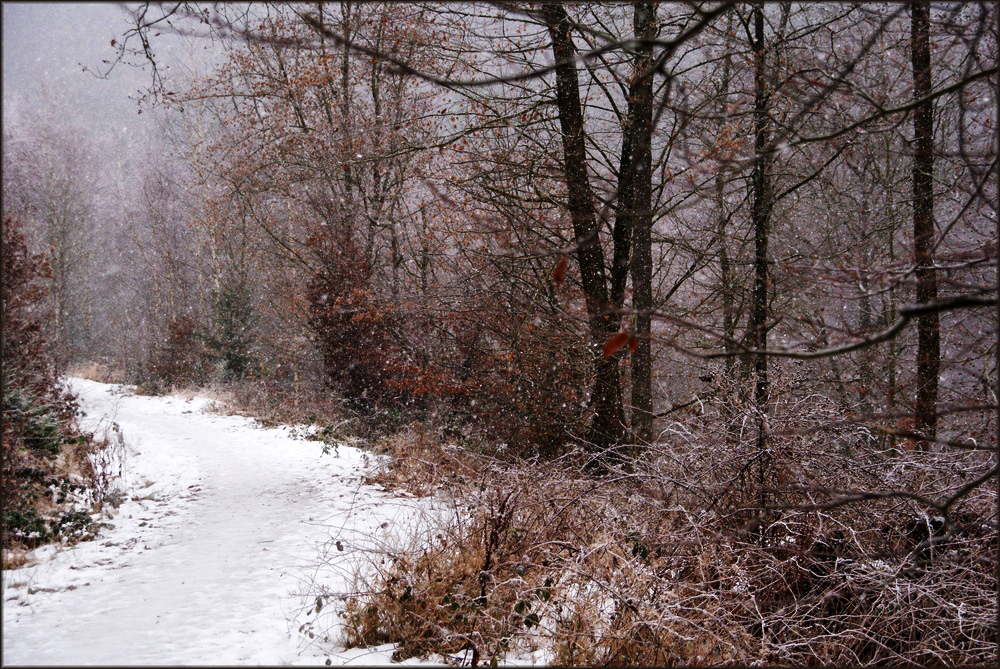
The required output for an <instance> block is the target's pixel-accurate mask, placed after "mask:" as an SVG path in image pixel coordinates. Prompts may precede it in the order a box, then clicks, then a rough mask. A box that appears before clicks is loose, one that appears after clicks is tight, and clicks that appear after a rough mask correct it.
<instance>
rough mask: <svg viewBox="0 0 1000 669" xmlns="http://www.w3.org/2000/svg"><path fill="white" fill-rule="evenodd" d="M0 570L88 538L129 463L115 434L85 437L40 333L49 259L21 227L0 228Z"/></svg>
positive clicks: (7, 222)
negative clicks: (34, 250)
mask: <svg viewBox="0 0 1000 669" xmlns="http://www.w3.org/2000/svg"><path fill="white" fill-rule="evenodd" d="M2 266H3V300H2V303H3V314H2V317H3V318H2V320H3V328H4V337H3V356H2V368H3V406H2V410H3V433H2V438H3V448H2V493H3V531H2V547H3V568H4V569H11V568H16V567H18V566H21V565H22V564H24V563H25V561H26V560H27V557H26V555H25V552H26V551H27V550H29V549H32V548H35V547H37V546H40V545H42V544H45V543H50V542H53V541H66V542H69V543H72V542H76V541H80V540H82V539H87V538H90V537H92V536H93V535H94V532H95V531H96V529H97V527H96V523H95V518H94V516H95V515H96V513H97V512H99V511H100V510H101V507H102V506H103V504H104V503H105V502H106V501H108V500H109V499H110V498H111V496H112V495H111V494H112V492H113V488H114V486H115V484H116V480H117V477H118V475H120V468H121V466H122V464H123V462H124V460H123V458H124V444H123V442H122V441H121V439H120V435H119V434H117V433H116V432H113V431H112V432H108V433H106V434H105V435H104V436H103V437H102V438H97V439H95V437H94V435H92V434H90V433H88V432H84V431H82V430H81V429H80V426H79V424H78V408H77V405H76V403H75V401H74V399H73V398H72V396H70V395H69V394H68V393H67V392H66V391H65V389H64V388H63V387H62V385H61V384H60V382H59V380H58V375H57V369H56V365H55V363H54V361H53V355H52V352H51V349H50V346H49V342H48V340H47V337H46V335H45V329H44V328H43V325H42V313H43V311H44V309H43V305H44V299H45V289H44V283H43V278H44V276H45V275H46V272H47V271H48V270H47V265H46V262H45V260H44V258H42V257H39V256H32V255H31V254H30V253H29V252H28V249H27V245H26V243H25V240H24V235H23V234H22V233H21V230H20V224H19V222H18V221H17V220H16V219H13V218H9V217H8V218H5V219H4V221H3V262H2Z"/></svg>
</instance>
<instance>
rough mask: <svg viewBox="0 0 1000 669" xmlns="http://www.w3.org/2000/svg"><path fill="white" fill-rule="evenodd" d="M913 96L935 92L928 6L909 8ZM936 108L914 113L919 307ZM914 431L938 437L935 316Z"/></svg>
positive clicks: (922, 335) (926, 268)
mask: <svg viewBox="0 0 1000 669" xmlns="http://www.w3.org/2000/svg"><path fill="white" fill-rule="evenodd" d="M911 12H912V14H911V19H912V20H911V29H912V39H913V43H912V47H913V48H912V57H913V97H914V99H917V100H919V99H921V98H925V97H927V96H929V95H930V93H931V85H932V81H931V51H930V3H929V2H915V3H913V4H912V5H911ZM933 114H934V104H933V102H932V101H931V100H927V101H925V102H923V103H922V104H920V105H919V106H918V107H917V108H916V109H915V110H914V113H913V140H914V151H913V250H914V263H915V265H916V277H917V302H918V303H919V304H926V303H928V302H933V301H934V300H936V299H937V277H936V275H935V273H934V120H933ZM917 340H918V341H917V401H916V404H915V406H914V414H915V423H916V425H915V427H916V430H917V431H918V432H919V433H920V434H921V435H922V436H924V437H925V438H926V441H923V442H921V448H925V449H926V448H928V447H929V445H930V442H931V441H932V440H933V439H934V438H935V437H936V436H937V397H938V373H939V371H940V367H941V332H940V322H939V320H938V315H937V313H929V314H925V315H923V316H921V317H920V318H919V320H918V321H917Z"/></svg>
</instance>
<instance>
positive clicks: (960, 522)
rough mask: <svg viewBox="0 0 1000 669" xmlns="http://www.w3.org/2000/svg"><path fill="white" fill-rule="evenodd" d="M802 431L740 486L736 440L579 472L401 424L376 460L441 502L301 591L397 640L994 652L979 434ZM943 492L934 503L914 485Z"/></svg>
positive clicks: (921, 659) (649, 662) (404, 652)
mask: <svg viewBox="0 0 1000 669" xmlns="http://www.w3.org/2000/svg"><path fill="white" fill-rule="evenodd" d="M681 433H683V431H682V430H681V431H678V434H681ZM665 441H666V440H665ZM817 443H818V442H817V436H816V435H814V434H813V435H804V434H802V433H799V434H798V435H797V436H796V435H790V434H786V435H785V436H784V437H782V438H781V439H780V440H779V439H777V438H776V439H775V448H774V450H773V451H772V452H771V459H770V461H769V463H768V468H767V471H766V472H765V477H764V479H763V480H764V481H765V484H766V485H767V487H766V489H754V488H753V487H752V485H751V482H752V481H759V480H761V479H760V478H758V477H756V476H753V477H748V476H746V472H747V471H752V468H751V467H749V466H748V463H753V462H754V459H753V453H752V452H751V451H750V450H746V451H745V452H743V451H740V448H739V447H738V446H737V447H735V448H733V447H732V444H730V445H729V446H730V447H729V448H728V449H724V448H721V446H722V444H717V445H715V449H714V450H713V449H711V448H706V444H705V442H704V441H703V442H701V443H699V442H697V441H694V440H686V439H681V438H674V439H672V440H671V442H670V443H661V444H659V445H658V446H657V447H656V448H652V449H649V450H647V451H646V452H645V454H644V457H643V458H642V459H641V460H640V461H639V462H638V463H632V464H630V465H629V466H628V467H625V468H618V469H616V468H614V467H612V469H611V472H610V474H608V475H605V476H601V477H595V476H591V475H588V474H586V473H585V472H586V471H587V468H586V466H585V464H586V462H585V461H586V459H587V457H588V455H587V454H586V453H584V452H576V453H572V454H569V455H567V456H564V457H562V458H560V459H558V460H555V461H547V462H539V461H536V462H533V463H520V464H516V463H512V462H503V461H500V460H498V459H497V458H495V457H491V456H487V455H484V454H482V453H471V452H469V451H461V452H459V450H458V449H457V448H455V447H451V448H448V447H443V446H441V445H440V444H437V445H436V446H435V445H434V444H433V439H432V438H431V437H430V436H428V435H427V434H421V433H419V432H414V433H410V434H409V435H407V436H405V437H400V438H399V439H397V440H396V442H395V447H396V450H395V455H396V457H395V459H394V460H393V461H392V462H393V464H392V465H391V466H390V467H388V468H387V469H385V470H384V471H382V472H381V473H380V474H379V475H378V476H377V477H376V480H378V481H380V482H382V483H383V484H390V485H391V481H395V484H396V485H398V486H401V487H404V488H405V487H407V486H410V487H411V488H412V489H413V490H414V491H415V492H417V493H420V494H424V495H428V494H433V493H434V492H437V493H438V496H439V497H440V496H441V495H442V494H444V495H447V496H450V497H451V498H452V499H454V500H455V501H454V503H453V508H452V512H451V513H450V514H448V516H447V520H446V521H445V522H442V523H440V524H439V525H438V526H437V527H436V528H434V530H433V532H430V533H429V534H426V535H425V536H426V537H427V538H426V539H425V540H422V541H418V540H417V538H416V534H414V536H413V537H400V540H399V541H398V542H397V543H396V544H394V545H386V544H384V543H382V544H379V545H378V546H377V547H375V546H373V548H376V549H377V550H373V551H372V552H371V554H370V555H371V556H372V557H371V558H370V559H368V560H367V562H365V563H363V564H358V565H356V567H355V570H354V586H353V587H352V589H351V591H350V592H329V591H325V590H322V589H320V590H318V591H317V595H318V596H320V597H321V598H322V600H323V601H330V600H334V599H339V600H340V601H341V602H342V609H341V611H340V620H339V621H336V623H337V624H339V625H342V628H341V641H342V642H344V643H345V644H346V645H347V646H348V647H369V646H378V645H382V644H386V643H392V644H395V645H396V650H395V656H394V657H395V659H404V658H408V657H415V656H432V655H433V656H443V657H445V658H457V657H459V656H461V657H464V658H466V659H468V660H471V662H472V664H473V665H474V666H477V665H480V664H484V665H485V664H491V665H495V664H498V663H502V662H505V661H508V660H512V659H516V658H518V657H521V658H524V657H525V656H527V655H531V654H533V657H534V660H535V661H536V662H538V661H542V662H545V663H550V664H556V665H564V666H584V665H587V666H598V665H615V666H617V665H631V666H660V665H715V664H720V665H726V664H729V665H746V664H787V665H805V664H821V665H873V664H885V663H890V664H944V665H966V664H985V663H990V662H992V661H993V660H995V658H996V653H997V640H996V616H997V602H996V592H997V580H996V569H995V564H996V560H997V552H996V524H995V520H994V515H993V514H994V513H995V508H996V492H995V489H994V488H993V487H992V486H976V487H972V488H970V489H965V488H968V483H969V482H970V481H971V480H973V478H974V477H975V475H976V474H977V473H980V474H981V473H982V472H988V470H989V468H990V466H991V464H990V453H989V452H988V451H987V452H976V451H969V450H966V451H959V452H949V453H941V452H938V453H933V452H918V451H906V450H902V449H895V448H888V449H882V450H879V449H877V448H873V449H870V450H868V451H867V452H858V451H852V452H850V453H844V452H839V451H836V450H834V449H831V450H832V451H833V452H825V453H824V452H820V451H819V450H818V449H817V448H816V445H817ZM709 446H711V445H709ZM747 448H748V449H749V447H747ZM723 453H724V454H725V455H724V457H722V456H721V455H717V456H713V454H723ZM435 454H437V455H435ZM829 472H838V473H839V474H838V478H837V479H832V478H831V477H830V474H829ZM397 476H398V477H397ZM963 486H964V487H963ZM963 490H964V492H963ZM844 491H865V492H866V493H867V495H866V496H858V498H857V499H854V500H853V501H852V500H851V499H848V497H847V494H846V493H845V492H844ZM898 491H905V493H906V494H899V495H897V494H895V492H898ZM956 493H961V494H960V496H959V497H958V498H956V499H955V500H954V501H953V502H952V503H951V505H950V506H949V507H948V509H947V512H948V513H947V518H943V517H939V516H938V515H936V514H937V513H939V510H935V509H934V508H931V507H928V506H926V505H925V504H922V503H921V501H920V500H922V499H928V500H931V501H935V500H937V501H939V502H940V501H942V500H947V499H949V498H950V497H953V496H955V494H956ZM764 495H766V499H767V500H768V503H767V506H766V508H765V510H764V511H763V512H762V511H761V510H760V507H756V508H755V507H754V506H753V504H754V502H755V501H756V500H759V499H761V498H762V497H763V496H764ZM425 531H426V528H425ZM316 622H317V623H318V621H316ZM330 625H331V629H332V627H333V625H334V623H330ZM327 634H328V635H329V634H332V632H329V631H328V632H327Z"/></svg>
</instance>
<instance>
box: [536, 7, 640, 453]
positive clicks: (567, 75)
mask: <svg viewBox="0 0 1000 669" xmlns="http://www.w3.org/2000/svg"><path fill="white" fill-rule="evenodd" d="M542 13H543V15H544V17H545V22H546V24H547V27H548V31H549V36H550V37H551V38H552V53H553V56H554V58H555V61H556V63H558V66H557V67H556V71H555V72H556V102H557V106H558V109H559V125H560V130H561V131H562V141H563V174H564V176H565V179H566V188H567V195H568V204H569V211H570V217H571V218H572V221H573V234H574V237H575V240H576V243H577V262H578V263H579V265H580V279H581V283H582V284H583V293H584V299H585V300H586V303H587V320H588V324H589V326H590V334H591V339H592V341H593V354H594V358H593V360H594V377H595V378H594V387H593V391H592V393H591V398H590V403H591V407H592V408H593V411H594V417H593V420H592V422H591V425H590V434H589V436H588V439H589V441H590V442H591V443H593V444H594V445H595V446H596V447H598V448H599V449H603V448H606V447H608V446H612V445H614V444H618V443H621V442H622V440H623V439H624V436H625V416H624V411H623V409H622V396H621V376H620V371H619V362H620V359H621V357H620V356H619V355H614V356H611V357H608V358H606V357H604V356H603V355H602V347H603V345H604V343H605V342H606V341H607V340H608V339H610V338H611V336H612V335H614V333H616V332H617V331H618V329H619V326H620V324H621V313H620V312H618V311H616V310H615V309H613V308H610V307H611V303H610V301H609V293H608V284H607V277H606V273H605V270H604V253H603V252H602V250H601V245H600V240H599V239H598V227H597V212H596V211H595V209H594V198H593V194H592V192H591V188H590V178H589V176H588V174H587V156H586V145H585V139H584V130H583V108H582V106H581V103H580V82H579V78H578V76H577V71H576V63H574V62H573V58H574V56H575V55H576V50H575V48H574V46H573V39H572V36H571V34H570V21H569V17H568V16H567V14H566V10H565V9H564V8H563V7H562V5H557V4H547V5H544V6H543V7H542Z"/></svg>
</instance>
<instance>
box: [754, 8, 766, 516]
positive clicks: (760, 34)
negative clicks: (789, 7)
mask: <svg viewBox="0 0 1000 669" xmlns="http://www.w3.org/2000/svg"><path fill="white" fill-rule="evenodd" d="M753 22H754V39H753V53H754V107H753V125H754V162H753V175H752V199H751V204H750V207H751V210H750V219H751V224H752V226H753V231H754V286H753V295H752V298H751V304H750V323H749V329H750V337H751V341H752V343H753V348H754V349H757V350H764V349H766V348H767V307H768V292H769V291H768V266H767V245H768V233H769V230H768V228H769V224H770V217H771V193H770V190H771V189H770V183H769V175H768V166H769V163H770V160H771V157H770V156H769V155H766V153H765V152H766V151H767V144H768V140H769V137H768V136H769V131H770V121H769V117H768V102H769V97H770V93H769V91H768V84H767V76H766V75H767V72H766V60H767V52H766V49H765V43H764V6H763V3H754V6H753ZM767 366H768V359H767V356H765V355H756V356H754V364H753V369H754V374H755V377H756V380H755V383H754V408H755V409H756V411H757V458H758V459H759V477H758V486H759V495H760V500H759V501H760V502H761V503H762V505H763V503H765V501H766V500H765V499H764V488H765V483H766V481H765V477H766V472H767V469H768V468H769V460H770V459H769V457H768V456H767V400H768V391H769V388H768V378H767V371H768V370H767Z"/></svg>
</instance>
